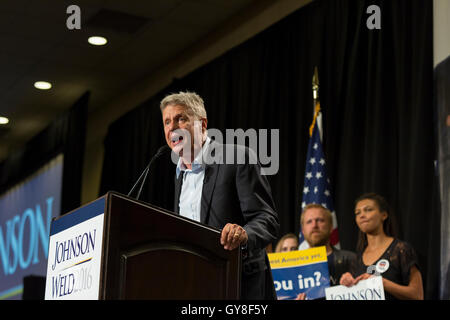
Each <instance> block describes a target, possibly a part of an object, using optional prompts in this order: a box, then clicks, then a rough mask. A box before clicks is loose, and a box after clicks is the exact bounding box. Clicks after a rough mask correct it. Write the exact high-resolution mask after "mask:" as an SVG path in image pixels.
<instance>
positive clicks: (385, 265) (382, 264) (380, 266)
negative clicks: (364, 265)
mask: <svg viewBox="0 0 450 320" xmlns="http://www.w3.org/2000/svg"><path fill="white" fill-rule="evenodd" d="M388 269H389V261H388V260H386V259H381V260H380V261H378V262H377V264H376V265H375V270H377V272H379V273H383V272H386V271H387V270H388Z"/></svg>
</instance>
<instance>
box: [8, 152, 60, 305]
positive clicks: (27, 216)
mask: <svg viewBox="0 0 450 320" xmlns="http://www.w3.org/2000/svg"><path fill="white" fill-rule="evenodd" d="M62 172H63V156H62V155H59V156H58V157H56V158H55V159H53V160H52V161H50V162H49V163H48V164H47V165H45V166H44V167H42V168H41V169H39V170H38V171H37V172H36V173H35V174H33V175H32V176H30V177H29V178H27V179H26V180H25V181H24V182H22V183H20V184H18V185H16V186H14V187H12V188H11V189H10V190H8V191H7V192H6V193H4V194H2V195H0V299H21V295H22V292H23V278H24V277H25V276H28V275H39V276H45V274H46V271H47V257H48V241H49V234H50V223H51V220H52V218H54V217H58V216H59V215H60V210H61V187H62Z"/></svg>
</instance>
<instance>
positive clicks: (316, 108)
mask: <svg viewBox="0 0 450 320" xmlns="http://www.w3.org/2000/svg"><path fill="white" fill-rule="evenodd" d="M312 92H313V113H314V117H313V121H312V124H311V126H310V127H309V136H310V137H311V136H312V133H313V130H314V125H315V124H316V120H317V117H319V116H320V100H319V72H318V70H317V66H316V67H314V74H313V77H312ZM317 124H318V126H319V131H320V140H322V130H321V126H322V123H319V122H318V123H317Z"/></svg>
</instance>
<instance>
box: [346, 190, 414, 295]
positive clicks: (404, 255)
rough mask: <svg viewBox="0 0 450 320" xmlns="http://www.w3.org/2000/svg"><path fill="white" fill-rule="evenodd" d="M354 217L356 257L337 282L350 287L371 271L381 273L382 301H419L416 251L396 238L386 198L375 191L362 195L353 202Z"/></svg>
mask: <svg viewBox="0 0 450 320" xmlns="http://www.w3.org/2000/svg"><path fill="white" fill-rule="evenodd" d="M355 220H356V224H357V225H358V228H359V237H358V244H357V251H358V257H357V259H356V263H355V264H354V265H353V266H352V270H351V272H347V273H345V274H343V275H342V277H341V280H340V283H341V284H342V285H345V286H352V285H355V284H356V283H358V282H359V281H360V280H365V279H367V278H369V277H371V276H373V275H374V274H375V275H381V276H382V278H383V287H384V291H385V298H386V300H391V299H417V300H422V299H423V284H422V275H421V273H420V270H419V268H418V262H417V256H416V253H415V252H414V249H413V248H412V247H411V245H409V244H408V243H407V242H405V241H402V240H399V239H398V238H396V236H395V228H394V225H393V216H392V212H391V210H390V208H389V205H388V203H387V201H386V200H385V199H384V198H383V197H382V196H380V195H378V194H376V193H367V194H364V195H362V196H361V197H359V198H358V199H356V201H355Z"/></svg>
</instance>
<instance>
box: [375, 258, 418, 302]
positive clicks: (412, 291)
mask: <svg viewBox="0 0 450 320" xmlns="http://www.w3.org/2000/svg"><path fill="white" fill-rule="evenodd" d="M383 287H384V290H385V291H387V292H389V293H390V294H392V295H393V296H394V297H396V298H397V299H402V300H423V285H422V275H421V274H420V271H419V269H417V267H416V266H412V267H411V272H410V275H409V284H408V285H407V286H402V285H399V284H397V283H395V282H392V281H390V280H387V279H385V278H383Z"/></svg>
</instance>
